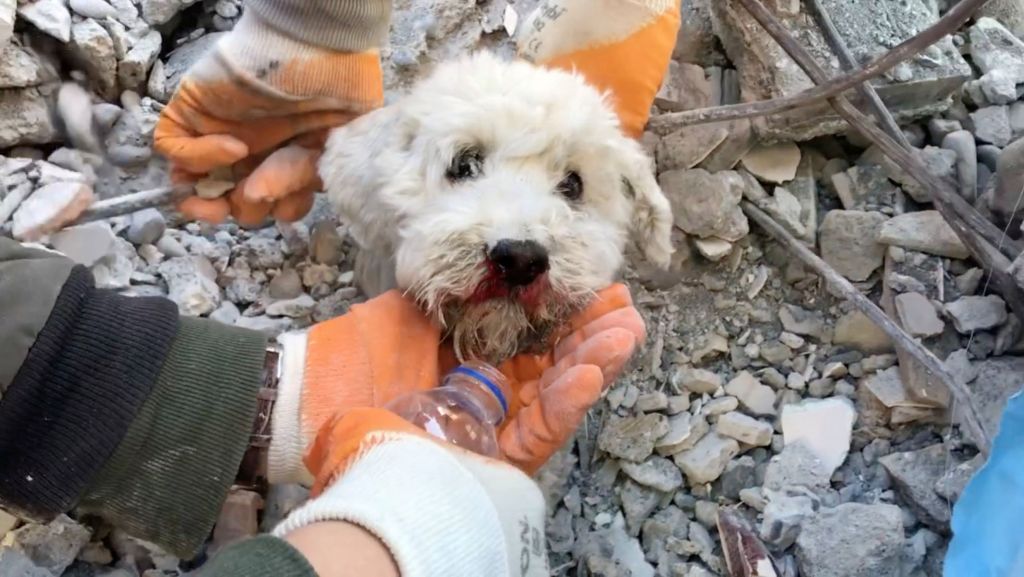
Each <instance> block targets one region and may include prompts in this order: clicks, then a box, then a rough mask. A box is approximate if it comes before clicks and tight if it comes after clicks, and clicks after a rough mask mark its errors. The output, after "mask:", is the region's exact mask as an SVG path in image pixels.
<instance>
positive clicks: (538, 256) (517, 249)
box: [487, 240, 548, 286]
mask: <svg viewBox="0 0 1024 577" xmlns="http://www.w3.org/2000/svg"><path fill="white" fill-rule="evenodd" d="M487 258H488V259H490V261H491V262H492V263H494V266H496V267H497V268H498V273H499V274H500V275H501V278H502V280H504V281H505V283H506V284H508V285H509V286H526V285H528V284H530V283H532V282H533V281H534V280H535V279H536V278H537V277H539V276H540V275H542V274H544V273H545V272H547V270H548V251H547V249H546V248H544V247H543V246H541V245H540V243H538V242H536V241H532V240H499V241H498V243H497V244H495V245H494V247H493V248H491V250H490V252H488V253H487Z"/></svg>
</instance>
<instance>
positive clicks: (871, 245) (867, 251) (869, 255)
mask: <svg viewBox="0 0 1024 577" xmlns="http://www.w3.org/2000/svg"><path fill="white" fill-rule="evenodd" d="M886 220H887V218H886V216H885V215H883V214H881V213H878V212H863V211H858V210H832V211H829V212H828V214H826V215H825V218H824V220H823V221H822V223H821V228H820V229H819V232H818V239H819V240H818V242H819V244H820V246H821V258H822V259H824V260H825V262H827V263H829V264H830V265H832V267H833V268H835V269H836V271H837V272H839V273H840V274H842V275H843V276H845V277H846V278H848V279H850V280H853V281H863V280H867V278H868V277H869V276H871V273H873V272H874V271H875V270H876V269H878V268H879V267H880V266H882V261H883V260H884V258H885V247H884V246H883V245H881V244H879V242H878V241H877V240H876V239H878V233H879V230H880V229H881V228H882V225H883V224H884V223H885V222H886Z"/></svg>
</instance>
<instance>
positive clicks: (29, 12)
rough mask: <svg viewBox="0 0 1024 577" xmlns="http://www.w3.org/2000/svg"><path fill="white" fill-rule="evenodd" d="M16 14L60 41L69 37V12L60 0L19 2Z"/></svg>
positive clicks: (65, 40) (64, 40) (67, 39)
mask: <svg viewBox="0 0 1024 577" xmlns="http://www.w3.org/2000/svg"><path fill="white" fill-rule="evenodd" d="M18 16H20V17H22V18H24V19H25V20H27V21H28V22H29V23H31V24H32V25H33V26H35V27H36V28H38V29H39V30H41V31H43V32H45V33H47V34H49V35H50V36H53V37H54V38H56V39H57V40H60V41H61V42H65V43H66V42H67V41H69V40H70V39H71V12H69V11H68V9H67V6H66V5H65V4H64V2H62V1H61V0H36V1H35V2H31V3H25V4H21V3H19V7H18Z"/></svg>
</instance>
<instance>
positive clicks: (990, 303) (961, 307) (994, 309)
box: [946, 295, 1006, 335]
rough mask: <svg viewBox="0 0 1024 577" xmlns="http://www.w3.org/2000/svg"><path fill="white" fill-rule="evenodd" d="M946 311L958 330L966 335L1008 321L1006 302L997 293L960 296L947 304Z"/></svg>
mask: <svg viewBox="0 0 1024 577" xmlns="http://www.w3.org/2000/svg"><path fill="white" fill-rule="evenodd" d="M946 313H947V314H948V315H949V316H950V318H952V319H953V326H954V327H956V330H957V332H959V333H960V334H965V335H966V334H970V333H971V332H973V331H979V330H981V331H983V330H987V329H991V328H995V327H997V326H999V325H1001V324H1003V323H1004V322H1006V303H1005V302H1003V299H1001V298H999V297H998V296H996V295H987V296H983V297H979V296H967V297H960V298H959V299H957V300H956V301H953V302H951V303H948V304H946Z"/></svg>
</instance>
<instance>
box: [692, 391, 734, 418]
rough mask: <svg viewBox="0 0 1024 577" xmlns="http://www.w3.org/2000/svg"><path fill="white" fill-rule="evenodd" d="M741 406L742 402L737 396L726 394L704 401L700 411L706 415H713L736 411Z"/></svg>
mask: <svg viewBox="0 0 1024 577" xmlns="http://www.w3.org/2000/svg"><path fill="white" fill-rule="evenodd" d="M739 406H740V402H739V400H738V399H737V398H736V397H730V396H724V397H718V398H717V399H711V400H710V401H708V402H706V403H704V406H703V407H702V408H701V410H700V412H701V414H702V415H704V416H707V417H713V416H717V415H724V414H726V413H728V412H730V411H735V410H736V409H737V408H738V407H739Z"/></svg>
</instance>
